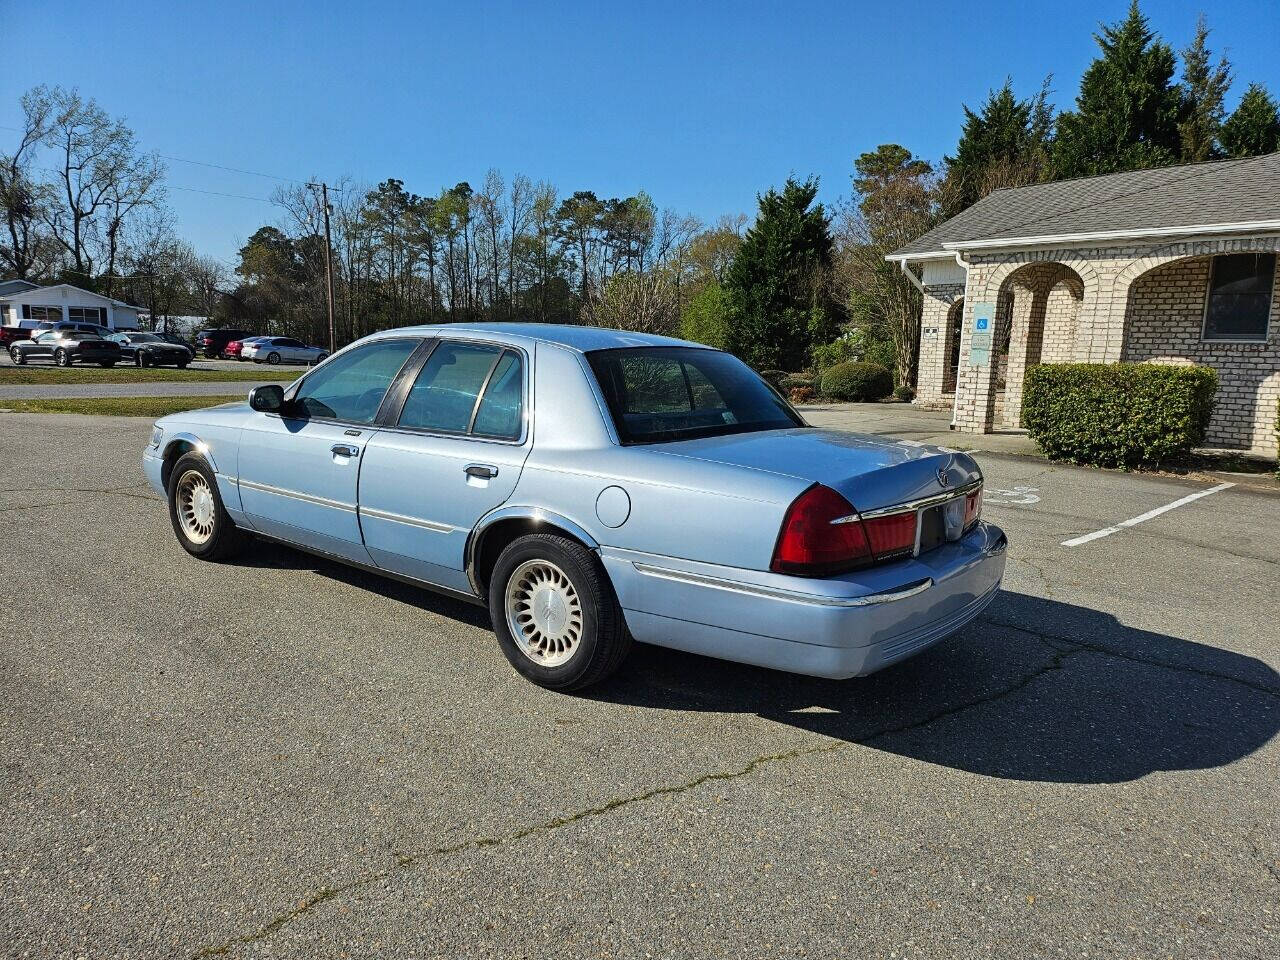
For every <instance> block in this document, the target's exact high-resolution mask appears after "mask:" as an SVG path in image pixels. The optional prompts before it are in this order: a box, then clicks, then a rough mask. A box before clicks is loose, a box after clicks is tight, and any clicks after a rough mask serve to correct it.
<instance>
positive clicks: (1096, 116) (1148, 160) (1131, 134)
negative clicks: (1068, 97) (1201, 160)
mask: <svg viewBox="0 0 1280 960" xmlns="http://www.w3.org/2000/svg"><path fill="white" fill-rule="evenodd" d="M1094 39H1095V40H1096V41H1097V43H1098V46H1099V48H1100V49H1101V55H1100V56H1099V57H1098V58H1097V59H1096V60H1094V61H1093V63H1092V64H1090V65H1089V69H1087V70H1086V71H1085V73H1084V76H1083V77H1082V78H1081V80H1080V94H1079V96H1077V97H1076V109H1075V110H1074V111H1073V112H1068V113H1063V114H1062V115H1061V116H1059V117H1058V126H1057V137H1056V139H1055V141H1054V153H1053V160H1054V167H1055V171H1056V173H1057V175H1058V176H1059V177H1079V176H1094V175H1096V174H1102V173H1114V172H1116V171H1119V170H1138V169H1142V168H1146V167H1158V166H1163V165H1166V164H1170V163H1173V162H1175V161H1176V160H1177V159H1178V157H1179V155H1180V152H1181V140H1180V138H1179V136H1178V120H1179V119H1180V113H1181V96H1180V91H1179V89H1178V87H1177V86H1176V85H1175V84H1173V83H1172V82H1171V81H1172V79H1173V73H1174V64H1175V58H1174V54H1173V50H1172V48H1171V47H1169V45H1168V44H1166V43H1163V42H1162V41H1160V40H1159V39H1158V38H1157V36H1156V34H1155V32H1154V31H1152V30H1151V28H1150V26H1149V24H1148V22H1147V18H1146V17H1144V16H1143V15H1142V11H1141V10H1140V9H1139V8H1138V0H1132V3H1131V4H1130V6H1129V15H1128V16H1127V17H1126V18H1125V19H1124V21H1123V22H1122V23H1119V24H1116V25H1113V26H1103V28H1102V33H1101V34H1100V35H1095V36H1094Z"/></svg>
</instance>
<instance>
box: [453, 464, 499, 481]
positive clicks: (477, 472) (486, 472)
mask: <svg viewBox="0 0 1280 960" xmlns="http://www.w3.org/2000/svg"><path fill="white" fill-rule="evenodd" d="M462 472H463V473H465V474H466V475H467V476H468V477H475V478H476V479H477V480H492V479H493V478H494V477H496V476H497V475H498V468H497V467H491V466H489V464H487V463H468V464H467V465H466V467H464V468H463V471H462Z"/></svg>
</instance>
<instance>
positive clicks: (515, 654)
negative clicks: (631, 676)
mask: <svg viewBox="0 0 1280 960" xmlns="http://www.w3.org/2000/svg"><path fill="white" fill-rule="evenodd" d="M489 612H490V615H491V616H492V618H493V629H494V632H495V633H496V634H497V636H498V644H499V645H500V646H501V647H502V652H503V654H505V655H506V658H507V660H508V661H510V663H511V665H512V666H513V667H515V668H516V670H517V671H518V672H519V673H520V674H522V675H523V676H524V677H525V678H527V679H529V680H532V681H533V682H534V683H536V684H538V685H539V686H543V687H547V688H548V689H551V690H566V691H567V690H580V689H582V688H583V687H588V686H590V685H591V684H593V683H599V682H600V681H601V680H603V679H604V678H605V677H607V676H609V674H611V673H613V672H614V671H615V670H616V669H618V666H619V665H620V664H621V663H622V661H623V660H624V659H625V658H626V655H627V653H628V652H629V651H630V649H631V636H630V634H628V633H627V628H626V624H625V623H624V622H623V619H622V609H621V608H620V607H619V606H618V600H617V597H616V596H615V595H614V592H613V585H612V584H611V583H609V578H608V576H606V574H605V572H604V568H603V567H601V566H600V561H599V560H598V559H597V558H596V556H595V555H594V554H593V553H592V552H591V551H590V550H587V549H586V548H585V547H583V546H582V545H581V544H579V543H577V542H575V541H573V540H570V539H569V538H567V537H561V536H555V535H551V534H542V533H539V534H532V535H530V536H525V537H520V538H519V539H518V540H515V541H513V542H512V543H511V544H509V545H508V546H507V548H506V549H505V550H503V551H502V555H501V556H499V557H498V562H497V564H496V566H495V567H494V570H493V576H492V577H491V578H490V583H489Z"/></svg>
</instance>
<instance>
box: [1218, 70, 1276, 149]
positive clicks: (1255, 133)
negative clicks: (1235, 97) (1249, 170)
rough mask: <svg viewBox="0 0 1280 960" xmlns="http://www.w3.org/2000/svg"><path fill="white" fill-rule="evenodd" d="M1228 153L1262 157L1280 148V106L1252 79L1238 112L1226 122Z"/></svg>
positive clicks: (1237, 109)
mask: <svg viewBox="0 0 1280 960" xmlns="http://www.w3.org/2000/svg"><path fill="white" fill-rule="evenodd" d="M1221 139H1222V150H1223V152H1224V153H1225V154H1226V155H1227V156H1228V157H1258V156H1261V155H1262V154H1264V153H1274V152H1275V151H1277V150H1280V108H1278V107H1277V106H1276V102H1275V100H1273V99H1272V98H1271V95H1270V94H1268V93H1267V89H1266V87H1264V86H1262V84H1260V83H1251V84H1250V85H1249V89H1248V90H1246V91H1245V92H1244V96H1243V97H1241V98H1240V105H1239V106H1237V107H1236V111H1235V113H1233V114H1231V116H1230V117H1228V118H1227V122H1226V123H1224V124H1223V125H1222V137H1221Z"/></svg>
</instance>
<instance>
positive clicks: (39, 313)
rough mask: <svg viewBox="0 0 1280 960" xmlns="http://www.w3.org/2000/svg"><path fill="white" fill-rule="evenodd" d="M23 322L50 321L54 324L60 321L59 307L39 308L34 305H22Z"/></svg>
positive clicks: (60, 310)
mask: <svg viewBox="0 0 1280 960" xmlns="http://www.w3.org/2000/svg"><path fill="white" fill-rule="evenodd" d="M22 319H23V320H52V321H54V322H55V323H57V322H59V321H61V320H62V308H61V307H39V306H35V305H34V304H30V303H24V304H23V305H22Z"/></svg>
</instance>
